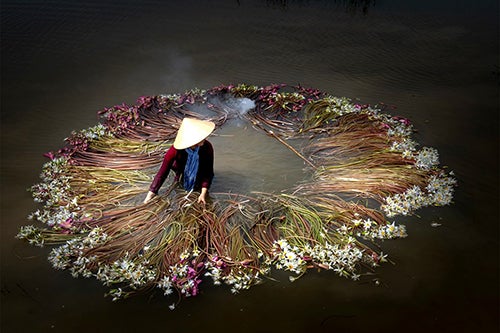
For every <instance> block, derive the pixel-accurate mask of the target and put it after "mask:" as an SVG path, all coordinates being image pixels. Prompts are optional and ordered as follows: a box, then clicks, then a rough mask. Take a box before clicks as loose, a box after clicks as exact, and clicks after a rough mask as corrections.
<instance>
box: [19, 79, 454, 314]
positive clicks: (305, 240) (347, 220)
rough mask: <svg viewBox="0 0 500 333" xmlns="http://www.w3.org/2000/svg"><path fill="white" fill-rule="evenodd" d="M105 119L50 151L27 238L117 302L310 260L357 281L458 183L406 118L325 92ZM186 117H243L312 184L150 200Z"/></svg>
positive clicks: (173, 99) (209, 99) (156, 101)
mask: <svg viewBox="0 0 500 333" xmlns="http://www.w3.org/2000/svg"><path fill="white" fill-rule="evenodd" d="M241 98H246V99H250V100H252V101H253V102H254V103H255V107H254V108H252V109H251V110H250V111H249V112H247V113H245V114H244V115H240V114H239V113H238V112H234V110H232V106H231V105H232V104H231V103H228V101H232V100H233V101H234V100H235V99H241ZM193 105H202V106H204V107H205V108H206V109H207V110H209V114H203V115H202V114H199V113H195V112H193V111H190V109H193V108H192V106H193ZM99 114H100V117H101V123H100V124H98V125H97V126H95V127H92V128H89V129H86V130H82V131H79V132H73V133H72V134H71V136H70V137H69V138H67V139H66V144H65V146H64V147H63V148H61V149H60V150H58V151H56V152H50V153H48V154H46V156H47V157H48V158H50V161H49V162H47V163H46V164H45V165H44V166H43V169H42V174H41V182H40V183H39V184H36V185H34V186H33V187H32V188H31V191H32V194H33V197H34V200H35V201H36V202H38V203H40V204H41V207H40V208H39V209H38V210H36V211H35V212H34V213H33V214H31V216H30V218H31V219H33V220H35V221H37V222H38V223H39V224H40V223H41V224H45V226H43V225H42V226H40V227H37V226H33V225H28V226H23V227H21V230H20V232H19V234H18V238H20V239H25V240H27V241H29V242H30V243H31V244H34V245H38V246H44V245H47V246H53V249H52V251H51V252H50V255H49V260H50V262H51V263H52V265H53V266H54V268H56V269H66V270H69V271H70V272H71V274H72V275H73V276H75V277H79V276H83V277H95V278H96V279H98V280H100V281H102V283H103V284H104V285H106V286H109V287H110V291H109V295H110V296H111V297H112V299H113V300H116V299H120V298H125V297H127V296H129V295H131V294H133V293H135V292H138V291H145V290H155V289H159V290H161V292H163V293H164V294H165V295H170V294H173V293H175V294H177V298H176V300H177V301H178V300H180V299H182V298H183V297H188V296H195V295H197V294H198V293H199V288H200V284H201V283H202V282H204V283H207V282H208V281H210V280H212V281H213V284H215V285H220V284H225V285H227V286H228V287H229V289H230V290H231V291H232V292H233V293H237V292H240V291H241V290H245V289H248V288H250V287H251V286H253V285H255V284H257V283H259V282H261V281H262V280H263V279H265V278H268V277H271V276H272V270H273V269H280V270H285V271H289V272H290V274H291V275H290V280H291V281H293V280H295V279H296V278H298V277H300V276H302V275H303V274H304V273H305V272H306V271H307V270H308V269H312V268H314V269H323V270H333V271H334V272H336V273H337V274H338V275H339V276H343V277H347V278H350V279H353V280H358V279H360V278H361V277H362V275H363V274H365V273H368V272H371V271H372V270H373V269H374V268H375V267H376V266H378V265H379V264H380V263H382V262H384V261H386V260H387V255H386V254H383V253H382V252H380V250H379V248H378V246H377V245H376V241H377V240H381V239H392V238H402V237H405V236H406V229H405V226H404V225H401V224H396V222H395V221H394V220H389V219H392V218H393V217H395V216H398V215H410V214H412V213H414V212H415V210H417V209H419V208H421V207H425V206H430V205H436V206H443V205H447V204H449V203H450V202H451V200H452V197H453V190H454V187H455V185H456V181H455V179H454V178H453V174H452V173H451V172H449V173H447V172H445V169H444V168H442V167H440V165H439V156H438V152H437V150H435V149H433V148H428V147H423V148H421V149H418V145H417V143H416V142H415V141H413V139H412V137H411V135H412V133H413V127H412V125H411V123H410V122H409V121H408V120H407V119H404V118H401V117H396V116H392V115H389V114H386V113H384V110H383V108H379V107H377V106H370V105H361V104H356V103H353V102H352V101H351V100H350V99H348V98H339V97H334V96H330V95H327V94H325V93H323V92H320V91H318V90H316V89H307V88H304V87H300V86H297V87H288V86H286V85H283V84H280V85H270V86H267V87H257V86H252V85H245V84H240V85H223V86H219V87H214V88H212V89H210V90H207V91H202V90H198V89H195V90H192V91H187V92H185V93H184V94H178V95H160V96H146V97H141V98H140V99H139V100H138V101H137V104H136V105H132V106H128V105H118V106H115V107H112V108H106V109H104V110H102V111H101V112H99ZM185 116H189V117H197V118H201V119H208V120H211V121H213V122H215V123H216V125H217V127H221V126H224V124H225V123H226V121H227V120H228V119H230V118H231V117H235V116H241V117H245V118H246V119H247V120H248V121H250V122H251V123H252V124H253V126H254V127H255V128H256V130H257V131H260V132H262V133H263V134H265V135H270V136H272V137H274V138H275V139H277V140H278V141H279V142H280V143H282V144H283V146H284V148H283V149H291V150H292V151H293V152H294V153H295V154H297V155H298V156H299V157H301V158H302V159H303V160H304V165H305V168H304V181H302V182H300V183H298V184H296V185H295V187H294V188H292V189H290V190H287V191H282V192H280V193H278V194H277V193H240V194H235V193H231V194H224V193H217V194H213V198H212V199H213V200H212V201H211V202H209V203H208V204H207V206H202V205H199V204H197V203H196V200H195V199H196V198H195V195H194V194H191V193H185V191H183V190H182V189H180V188H178V187H176V186H175V184H173V185H171V186H170V187H169V188H168V189H166V190H164V191H163V192H160V195H159V196H157V197H156V198H155V199H154V200H151V201H150V202H148V203H146V204H143V203H142V200H143V198H144V196H145V193H146V192H147V189H148V187H149V184H150V182H151V180H152V177H153V176H154V173H155V172H156V171H157V168H158V166H159V164H160V163H161V160H162V158H163V154H164V152H165V151H166V149H167V148H168V147H169V146H170V145H171V143H172V142H173V139H174V137H175V135H176V132H177V129H178V127H179V126H180V123H181V120H182V118H183V117H185ZM296 139H301V140H296ZM175 304H176V303H174V304H172V305H171V308H174V307H175Z"/></svg>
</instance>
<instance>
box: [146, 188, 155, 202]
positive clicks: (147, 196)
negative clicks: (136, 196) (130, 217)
mask: <svg viewBox="0 0 500 333" xmlns="http://www.w3.org/2000/svg"><path fill="white" fill-rule="evenodd" d="M155 195H156V194H154V193H153V192H151V191H148V194H147V195H146V198H145V199H144V203H148V201H149V200H151V199H153V197H154V196H155Z"/></svg>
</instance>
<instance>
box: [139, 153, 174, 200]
mask: <svg viewBox="0 0 500 333" xmlns="http://www.w3.org/2000/svg"><path fill="white" fill-rule="evenodd" d="M176 156H177V149H175V148H174V146H171V147H170V148H169V149H168V150H167V152H166V153H165V156H164V157H163V162H162V164H161V167H160V169H159V170H158V172H157V173H156V176H155V178H154V179H153V182H152V183H151V186H149V192H148V194H147V195H146V198H145V199H144V203H146V202H148V201H149V200H151V199H152V198H153V197H154V196H155V195H156V194H158V190H159V189H160V187H161V186H162V185H163V183H164V182H165V179H166V178H167V176H168V173H169V172H170V169H171V168H172V164H173V163H174V160H175V157H176Z"/></svg>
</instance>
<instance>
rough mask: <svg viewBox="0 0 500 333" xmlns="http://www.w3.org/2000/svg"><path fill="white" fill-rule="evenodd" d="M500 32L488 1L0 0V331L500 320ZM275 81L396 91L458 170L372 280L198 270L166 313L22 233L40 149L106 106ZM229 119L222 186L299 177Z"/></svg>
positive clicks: (405, 111)
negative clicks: (230, 282) (250, 276)
mask: <svg viewBox="0 0 500 333" xmlns="http://www.w3.org/2000/svg"><path fill="white" fill-rule="evenodd" d="M498 41H499V38H498V5H497V3H496V1H489V0H479V1H465V0H462V1H460V0H449V1H448V0H441V1H395V0H393V1H376V2H375V1H312V0H311V1H298V0H297V1H286V0H282V1H245V0H239V1H229V0H228V1H60V0H52V1H2V2H1V93H2V95H1V119H2V120H1V124H2V128H1V147H2V149H1V154H2V155H1V193H2V196H1V207H2V208H1V209H2V210H1V245H0V246H1V297H2V298H1V332H2V333H3V332H89V331H92V332H142V331H145V332H146V331H168V332H231V331H236V332H401V331H402V332H498V329H499V327H498V323H499V318H498V302H499V298H498V295H499V293H498V292H499V288H498V286H499V280H498V253H499V247H498V223H499V219H498V217H499V211H498V152H499V145H498V143H499V141H498V121H499V119H498V118H499V116H498V115H499V109H498V102H499V96H498V88H499V66H498V59H499V58H498V57H499V53H498ZM281 82H284V83H288V84H292V85H293V84H297V83H300V84H302V85H304V86H308V87H314V88H318V89H321V90H323V91H325V92H327V93H331V94H334V95H337V96H346V97H349V98H352V99H359V100H360V102H362V103H371V104H375V103H379V102H384V103H386V104H388V105H390V106H391V107H393V108H392V109H391V110H390V113H392V114H397V115H401V116H404V117H407V118H409V119H411V120H412V121H413V123H414V125H415V127H416V128H417V129H418V130H419V131H418V133H417V134H416V140H417V141H418V142H419V143H420V144H421V145H422V146H430V147H435V148H437V149H438V150H439V152H440V160H441V163H442V164H444V165H447V166H449V168H450V169H452V170H454V172H455V174H456V176H457V179H458V181H459V186H458V188H457V192H456V196H455V202H454V204H453V205H451V206H447V207H436V208H426V209H424V210H421V211H419V212H418V213H419V217H411V218H404V219H402V218H401V219H398V220H397V221H398V222H401V223H404V224H406V225H407V228H408V233H409V236H408V238H406V239H399V240H395V241H384V242H382V243H381V244H380V245H381V247H382V250H383V251H384V253H389V256H390V258H391V259H392V260H393V261H394V263H395V265H391V264H386V265H384V266H382V267H381V268H380V269H378V270H377V271H376V275H374V276H373V278H374V279H375V278H376V279H378V280H379V281H380V284H379V285H376V284H375V283H373V281H372V279H371V278H367V279H364V280H362V281H361V282H353V281H350V280H346V279H342V278H338V277H336V276H335V275H334V274H333V273H330V272H322V273H315V272H310V273H308V274H307V275H306V276H304V277H303V278H301V279H299V280H298V281H296V282H294V283H290V282H289V281H288V278H287V275H286V274H284V275H278V276H277V278H278V279H279V280H281V282H275V281H267V282H266V283H265V284H263V285H260V286H256V287H253V288H252V289H251V290H249V291H248V292H244V293H241V294H239V295H233V294H231V293H230V292H229V290H228V289H227V288H224V287H219V288H216V287H209V286H205V288H202V289H203V293H202V294H201V295H200V296H198V297H195V298H192V299H187V300H185V301H184V302H182V303H181V305H180V306H179V307H178V308H177V309H176V310H175V311H170V310H169V309H168V305H169V304H170V303H171V302H172V301H171V300H170V299H167V298H165V297H163V296H162V295H160V294H155V295H153V296H152V297H150V295H139V296H137V297H134V298H131V299H128V300H125V301H120V302H112V301H111V300H110V299H109V298H104V297H103V294H104V293H105V292H106V289H105V288H104V287H102V286H101V285H100V283H99V282H97V281H96V280H93V279H81V278H80V279H73V278H72V277H71V275H70V274H69V272H62V271H56V270H54V269H52V268H51V266H50V264H49V262H48V261H47V260H46V256H47V254H48V252H49V250H50V249H49V248H43V249H40V248H35V247H31V246H29V245H27V244H24V243H23V242H20V241H18V240H16V239H15V238H14V237H15V235H16V233H17V231H18V229H19V227H20V226H21V225H25V224H28V223H29V222H28V221H27V220H26V217H27V215H28V214H29V213H31V212H32V211H33V210H35V209H36V205H35V203H34V202H33V200H32V198H31V195H30V193H29V192H27V191H26V189H27V188H28V187H30V186H31V185H32V184H34V183H36V182H37V181H38V175H39V173H40V170H41V166H42V164H43V163H44V162H45V160H44V158H43V157H42V154H43V153H44V152H46V151H49V150H54V149H58V148H59V147H60V146H61V145H62V144H63V139H64V138H65V137H66V136H68V135H69V133H70V132H71V130H75V129H83V128H87V127H89V126H93V125H94V124H96V122H97V118H96V112H97V111H98V110H101V109H102V108H104V107H109V106H112V105H115V104H120V103H122V102H126V103H134V102H135V100H136V98H137V97H139V96H141V95H157V94H168V93H178V92H183V91H185V90H187V89H192V88H195V87H198V88H201V89H208V88H211V87H213V86H216V85H219V84H229V83H249V84H255V85H259V86H263V85H268V84H271V83H281ZM240 125H241V124H240ZM224 134H225V135H227V136H220V137H217V138H215V148H216V152H219V154H218V155H217V161H218V162H217V163H218V165H217V166H216V172H218V178H217V179H216V180H217V181H220V183H219V184H218V185H217V183H215V184H214V186H219V189H220V190H221V191H226V190H228V189H230V188H231V187H235V188H238V189H240V190H242V189H245V190H247V189H248V190H252V189H258V190H270V189H271V190H279V189H280V188H281V187H288V186H290V185H291V184H293V183H294V182H295V181H297V179H299V178H300V177H301V162H300V161H298V160H295V159H296V157H295V156H293V155H291V154H290V152H289V151H287V152H283V149H282V147H280V146H279V145H277V144H276V143H275V142H272V141H271V143H269V141H266V140H268V139H269V138H265V137H262V136H260V137H256V136H255V135H254V133H252V132H251V129H248V128H245V127H242V128H239V127H238V125H235V126H234V127H232V128H228V129H227V133H224ZM275 144H276V145H275ZM255 147H265V148H266V149H265V151H264V152H262V154H267V155H266V156H273V157H274V159H273V161H272V162H269V161H268V160H267V159H266V158H263V156H261V154H260V153H259V152H256V151H255ZM238 152H241V154H239V153H238ZM256 164H257V165H258V166H259V167H258V168H255V165H256ZM283 168H286V170H287V173H286V174H285V173H283V172H282V170H283ZM431 223H439V224H441V226H440V227H432V226H431Z"/></svg>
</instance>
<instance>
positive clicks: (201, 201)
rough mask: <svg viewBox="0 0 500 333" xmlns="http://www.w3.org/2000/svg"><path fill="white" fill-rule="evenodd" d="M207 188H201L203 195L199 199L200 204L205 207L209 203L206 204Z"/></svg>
mask: <svg viewBox="0 0 500 333" xmlns="http://www.w3.org/2000/svg"><path fill="white" fill-rule="evenodd" d="M207 192H208V190H207V188H206V187H202V188H201V193H200V196H199V197H198V203H201V204H203V205H205V204H206V203H207V202H206V199H205V198H206V196H207Z"/></svg>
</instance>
